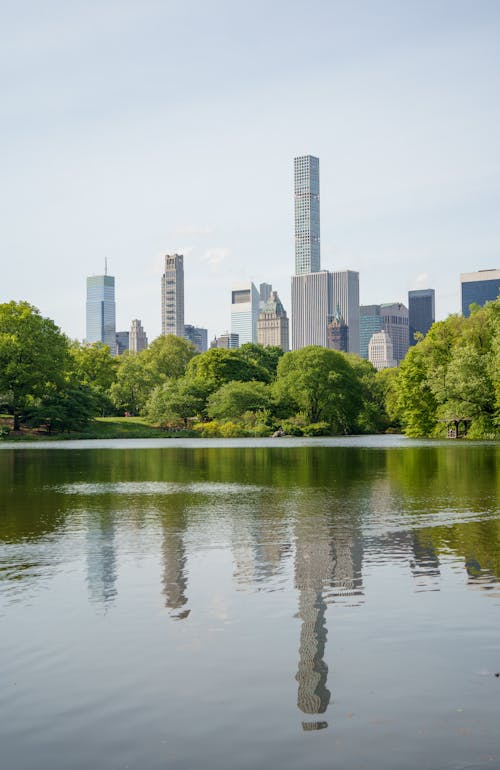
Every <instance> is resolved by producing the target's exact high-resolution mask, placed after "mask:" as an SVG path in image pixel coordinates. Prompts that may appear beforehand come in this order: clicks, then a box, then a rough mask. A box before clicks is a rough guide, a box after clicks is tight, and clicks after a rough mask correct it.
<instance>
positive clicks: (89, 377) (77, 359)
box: [70, 342, 118, 414]
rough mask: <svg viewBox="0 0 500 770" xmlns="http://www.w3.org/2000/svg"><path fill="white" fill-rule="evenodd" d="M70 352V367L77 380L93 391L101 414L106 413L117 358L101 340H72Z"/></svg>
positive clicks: (114, 378)
mask: <svg viewBox="0 0 500 770" xmlns="http://www.w3.org/2000/svg"><path fill="white" fill-rule="evenodd" d="M70 353H71V359H72V369H73V372H74V374H75V376H76V378H77V380H78V382H79V383H80V384H81V385H85V386H87V387H89V388H90V389H91V390H92V391H93V393H94V396H95V399H96V404H97V407H98V410H99V411H100V412H101V414H106V413H108V412H109V411H110V408H111V405H112V402H111V398H110V388H111V385H112V384H113V383H114V382H115V380H116V370H117V367H118V359H117V358H116V357H114V356H112V355H111V351H110V349H109V347H108V346H107V345H104V344H103V343H102V342H94V343H92V344H89V343H83V344H82V343H80V342H73V343H72V344H71V347H70Z"/></svg>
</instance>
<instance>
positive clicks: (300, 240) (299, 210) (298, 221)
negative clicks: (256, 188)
mask: <svg viewBox="0 0 500 770" xmlns="http://www.w3.org/2000/svg"><path fill="white" fill-rule="evenodd" d="M294 193H295V274H296V275H302V274H303V273H316V272H318V271H319V270H320V269H321V266H320V262H321V260H320V220H319V158H315V157H314V156H313V155H302V156H300V157H297V158H295V159H294Z"/></svg>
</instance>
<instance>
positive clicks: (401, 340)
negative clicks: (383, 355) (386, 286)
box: [380, 302, 410, 364]
mask: <svg viewBox="0 0 500 770" xmlns="http://www.w3.org/2000/svg"><path fill="white" fill-rule="evenodd" d="M380 317H381V319H382V329H383V330H384V331H386V332H387V334H388V335H389V337H390V338H391V341H392V347H393V352H394V358H395V359H396V361H397V362H398V364H399V363H400V362H401V361H402V360H403V358H404V357H405V355H406V354H407V352H408V347H409V344H410V342H409V332H408V308H407V307H405V305H403V303H402V302H388V303H385V304H383V305H380Z"/></svg>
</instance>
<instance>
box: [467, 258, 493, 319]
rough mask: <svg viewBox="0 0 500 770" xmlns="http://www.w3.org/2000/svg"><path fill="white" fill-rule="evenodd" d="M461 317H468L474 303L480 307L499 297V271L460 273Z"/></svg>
mask: <svg viewBox="0 0 500 770" xmlns="http://www.w3.org/2000/svg"><path fill="white" fill-rule="evenodd" d="M460 285H461V287H462V315H464V316H465V317H466V318H467V317H468V316H469V315H470V310H469V308H470V306H471V305H472V304H473V303H474V304H476V305H480V306H481V307H482V306H483V305H485V304H486V303H487V302H492V301H493V300H495V299H497V298H498V296H499V295H500V270H478V271H477V272H476V273H462V274H461V276H460Z"/></svg>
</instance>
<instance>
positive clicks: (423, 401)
mask: <svg viewBox="0 0 500 770" xmlns="http://www.w3.org/2000/svg"><path fill="white" fill-rule="evenodd" d="M428 347H429V345H426V341H425V340H423V341H422V342H420V343H418V344H417V345H415V346H413V347H411V348H410V349H409V351H408V353H407V354H406V357H405V359H404V361H402V362H401V366H400V369H399V374H398V378H397V402H396V410H397V412H398V413H399V415H400V418H401V423H402V425H403V428H404V432H405V434H406V435H407V436H413V437H418V436H430V435H432V433H433V431H434V429H435V427H436V425H437V419H438V418H437V402H436V398H435V396H434V394H433V392H432V390H431V388H430V387H429V383H428V379H427V375H428V363H429V357H428V356H427V348H428ZM443 366H444V364H439V365H438V366H437V367H436V370H437V371H438V375H437V377H439V378H443V377H444V376H445V375H444V374H443V372H442V368H443Z"/></svg>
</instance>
